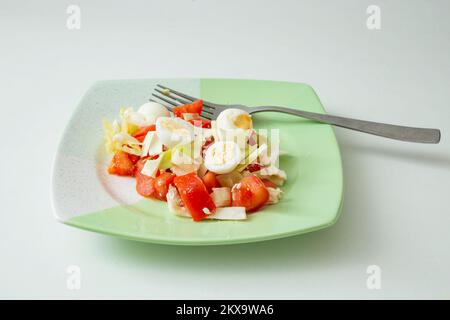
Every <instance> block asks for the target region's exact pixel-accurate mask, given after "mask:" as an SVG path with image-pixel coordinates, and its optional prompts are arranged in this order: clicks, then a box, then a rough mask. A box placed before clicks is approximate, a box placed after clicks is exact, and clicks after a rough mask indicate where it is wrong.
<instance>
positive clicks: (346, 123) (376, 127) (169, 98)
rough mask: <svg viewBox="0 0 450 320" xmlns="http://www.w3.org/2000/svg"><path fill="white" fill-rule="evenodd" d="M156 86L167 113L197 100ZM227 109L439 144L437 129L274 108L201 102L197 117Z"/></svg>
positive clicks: (211, 117)
mask: <svg viewBox="0 0 450 320" xmlns="http://www.w3.org/2000/svg"><path fill="white" fill-rule="evenodd" d="M157 87H158V88H155V91H156V92H157V93H153V94H152V96H153V97H155V98H158V99H159V100H161V101H163V102H164V103H163V105H164V106H165V107H166V108H167V109H169V110H170V111H172V110H173V108H174V107H175V106H178V105H183V104H188V103H192V102H193V101H195V100H198V98H196V97H192V96H190V95H187V94H185V93H182V92H179V91H176V90H173V89H170V88H168V87H166V86H163V85H160V84H158V85H157ZM150 100H151V101H154V102H158V103H161V101H155V100H153V99H150ZM166 103H167V104H166ZM229 108H236V109H242V110H244V111H246V112H248V113H249V114H253V113H258V112H270V111H271V112H281V113H287V114H291V115H295V116H299V117H302V118H306V119H309V120H314V121H317V122H321V123H327V124H331V125H335V126H338V127H341V128H346V129H351V130H355V131H359V132H365V133H369V134H373V135H377V136H381V137H385V138H391V139H396V140H401V141H408V142H419V143H439V141H440V140H441V132H440V130H439V129H431V128H415V127H405V126H398V125H393V124H386V123H378V122H371V121H365V120H357V119H350V118H345V117H339V116H333V115H329V114H321V113H315V112H309V111H303V110H297V109H291V108H286V107H276V106H259V107H248V106H244V105H240V104H228V105H224V104H217V103H212V102H209V101H205V100H203V109H202V112H201V114H200V116H201V117H202V118H205V119H208V120H215V119H217V117H218V115H219V114H220V113H221V112H222V111H223V110H225V109H229Z"/></svg>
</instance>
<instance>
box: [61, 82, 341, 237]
mask: <svg viewBox="0 0 450 320" xmlns="http://www.w3.org/2000/svg"><path fill="white" fill-rule="evenodd" d="M157 83H162V84H165V85H167V86H169V87H172V88H176V89H178V90H180V91H183V92H186V93H189V94H192V95H194V96H199V97H202V98H204V99H206V100H210V101H213V102H218V103H242V104H246V105H249V106H256V105H282V106H289V107H292V108H299V109H303V110H308V111H315V112H324V109H323V107H322V105H321V103H320V101H319V99H318V97H317V95H316V94H315V92H314V90H313V89H312V88H311V87H310V86H308V85H305V84H301V83H291V82H276V81H260V80H230V79H150V80H112V81H102V82H98V83H96V84H95V85H94V86H92V88H90V89H89V91H88V92H87V93H86V95H85V96H84V98H83V99H82V101H81V102H80V104H79V105H78V107H77V108H76V110H75V112H74V114H73V116H72V118H71V120H70V122H69V124H68V126H67V128H66V130H65V131H64V134H63V137H62V140H61V143H60V145H59V148H58V151H57V154H56V157H55V162H54V167H53V178H52V200H53V208H54V213H55V216H56V218H57V219H58V220H59V221H61V222H63V223H65V224H67V225H71V226H74V227H78V228H81V229H85V230H91V231H95V232H99V233H103V234H108V235H114V236H119V237H123V238H127V239H133V240H138V241H147V242H155V243H164V244H178V245H216V244H235V243H244V242H253V241H262V240H270V239H276V238H281V237H286V236H292V235H297V234H301V233H305V232H309V231H314V230H318V229H321V228H324V227H328V226H330V225H332V224H333V223H334V222H335V221H336V220H337V218H338V216H339V212H340V209H341V205H342V199H343V181H342V176H343V175H342V165H341V157H340V152H339V147H338V144H337V142H336V138H335V136H334V133H333V130H332V128H331V127H330V126H328V125H324V124H319V123H314V122H311V121H308V120H304V119H301V118H297V117H293V116H288V115H283V114H276V113H261V114H256V115H254V116H253V120H254V124H255V127H256V128H267V129H272V128H277V129H279V130H280V140H281V148H282V149H283V150H285V151H287V155H286V156H283V157H281V159H280V167H281V168H282V169H283V170H285V171H286V173H287V175H288V181H287V183H286V184H285V186H283V188H282V189H283V191H284V198H283V199H282V201H281V202H280V203H279V204H276V205H271V206H266V207H265V208H264V209H263V210H261V211H259V212H257V213H255V214H251V215H249V218H248V219H247V220H246V221H203V222H198V223H196V222H193V221H191V220H190V219H187V218H182V217H177V216H174V215H172V214H171V213H170V212H169V211H168V209H167V204H166V203H165V202H161V201H156V200H151V199H144V198H142V197H140V196H139V195H138V194H137V193H136V191H135V184H134V179H133V178H127V177H117V176H111V175H108V174H107V173H106V167H107V164H108V162H109V160H110V156H109V155H107V154H106V152H105V151H104V147H103V142H102V140H103V132H102V125H101V119H102V118H104V117H106V118H109V119H113V118H116V117H117V114H118V110H119V108H120V107H122V106H133V107H138V106H140V105H141V104H143V103H144V102H146V101H147V100H148V98H149V97H150V94H151V92H152V90H153V88H154V87H155V85H156V84H157Z"/></svg>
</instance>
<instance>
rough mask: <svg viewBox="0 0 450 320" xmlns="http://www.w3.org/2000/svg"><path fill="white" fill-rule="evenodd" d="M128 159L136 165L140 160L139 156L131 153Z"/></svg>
mask: <svg viewBox="0 0 450 320" xmlns="http://www.w3.org/2000/svg"><path fill="white" fill-rule="evenodd" d="M128 157H129V158H130V160H131V162H133V164H136V163H137V162H138V161H139V159H141V157H140V156H137V155H135V154H131V153H129V154H128Z"/></svg>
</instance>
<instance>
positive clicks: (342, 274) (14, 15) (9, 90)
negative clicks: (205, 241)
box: [0, 0, 450, 299]
mask: <svg viewBox="0 0 450 320" xmlns="http://www.w3.org/2000/svg"><path fill="white" fill-rule="evenodd" d="M117 3H118V4H116V5H114V4H113V2H112V1H95V2H94V1H87V0H76V1H56V0H55V1H45V2H37V1H22V0H21V1H1V2H0V46H1V50H0V52H1V53H0V55H1V59H0V88H1V104H0V108H1V120H0V123H1V125H0V130H1V137H2V153H1V155H2V156H1V159H0V164H1V165H0V170H1V177H2V178H1V180H0V181H1V201H2V206H1V214H0V298H194V299H200V298H208V299H209V298H226V299H231V298H256V299H258V298H267V299H269V298H286V299H293V298H450V208H449V199H450V141H449V134H448V130H449V129H450V104H449V101H450V90H449V89H450V86H449V85H450V59H449V52H450V19H449V12H450V2H448V1H445V0H442V1H418V0H417V1H395V3H394V1H381V0H373V1H357V0H352V1H339V2H338V1H334V2H332V1H294V0H292V1H274V0H272V1H256V0H255V1H238V0H232V1H218V0H217V1H216V0H213V1H210V0H209V1H207V0H193V1H189V0H177V1H176V0H169V1H126V2H123V1H122V2H119V1H117ZM69 4H77V5H79V6H80V8H81V29H80V30H68V29H67V28H66V18H67V14H66V8H67V6H68V5H69ZM370 4H376V5H379V6H380V8H381V30H375V31H374V30H372V31H371V30H368V29H367V27H366V18H367V14H366V8H367V6H369V5H370ZM158 77H225V78H253V79H273V80H288V81H300V82H306V83H309V84H310V85H312V86H313V87H314V88H315V90H316V91H317V93H318V95H319V97H320V98H321V100H322V102H323V104H324V105H325V107H326V109H327V110H328V112H330V113H334V114H337V115H346V116H353V117H356V118H364V119H367V120H374V121H385V122H390V123H398V124H405V125H414V126H424V127H438V128H440V129H442V142H441V144H439V145H419V144H409V143H402V142H397V141H392V140H387V139H381V138H378V137H373V136H369V135H364V134H360V133H355V132H351V131H346V130H342V129H336V135H337V137H338V140H339V144H340V147H341V151H342V155H343V163H344V171H345V200H344V202H345V204H344V208H343V212H342V215H341V219H340V220H339V221H338V223H337V224H336V225H335V226H333V227H331V228H329V229H325V230H322V231H319V232H314V233H310V234H306V235H302V236H297V237H292V238H286V239H281V240H276V241H270V242H262V243H254V244H246V245H237V246H222V247H175V246H163V245H152V244H145V243H137V242H131V241H125V240H120V239H115V238H111V237H107V236H103V235H98V234H94V233H89V232H85V231H82V230H78V229H75V228H71V227H68V226H65V225H62V224H60V223H57V222H56V221H55V220H54V219H53V214H52V209H51V204H50V192H49V191H50V177H51V165H52V158H53V156H54V153H55V151H56V147H57V144H58V142H59V139H60V136H61V133H62V131H63V129H64V127H65V125H66V123H67V121H68V120H69V118H70V116H71V113H72V111H73V110H74V107H75V105H76V104H77V103H78V101H79V99H80V98H81V96H82V95H83V93H84V92H85V91H86V90H87V89H88V88H89V86H90V85H91V84H92V83H93V82H95V81H97V80H102V79H117V78H158ZM373 264H375V265H378V266H380V268H381V271H382V273H381V275H382V277H381V279H382V282H381V283H382V287H381V289H380V290H369V289H368V288H367V287H366V279H367V277H368V275H367V274H366V268H367V266H369V265H373ZM69 265H77V266H79V267H80V269H81V288H80V290H69V289H68V288H67V286H66V279H67V274H66V268H67V266H69Z"/></svg>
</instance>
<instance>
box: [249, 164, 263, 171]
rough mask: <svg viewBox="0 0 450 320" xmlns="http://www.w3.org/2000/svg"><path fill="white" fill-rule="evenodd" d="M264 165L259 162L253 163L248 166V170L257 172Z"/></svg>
mask: <svg viewBox="0 0 450 320" xmlns="http://www.w3.org/2000/svg"><path fill="white" fill-rule="evenodd" d="M262 167H263V166H262V165H260V164H259V163H251V164H249V165H248V166H247V169H248V171H250V172H255V171H259V170H261V168H262Z"/></svg>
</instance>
